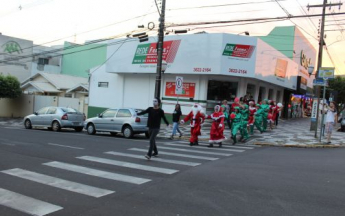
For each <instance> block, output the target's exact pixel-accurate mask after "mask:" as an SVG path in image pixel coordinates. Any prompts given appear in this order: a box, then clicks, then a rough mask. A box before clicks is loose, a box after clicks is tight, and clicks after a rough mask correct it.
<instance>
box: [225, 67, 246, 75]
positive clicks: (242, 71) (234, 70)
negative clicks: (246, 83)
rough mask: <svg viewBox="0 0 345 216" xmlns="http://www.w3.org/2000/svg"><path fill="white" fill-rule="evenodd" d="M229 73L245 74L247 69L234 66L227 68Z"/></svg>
mask: <svg viewBox="0 0 345 216" xmlns="http://www.w3.org/2000/svg"><path fill="white" fill-rule="evenodd" d="M229 73H236V74H247V73H248V72H247V70H243V69H235V68H229Z"/></svg>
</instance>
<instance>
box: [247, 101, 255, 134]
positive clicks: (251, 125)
mask: <svg viewBox="0 0 345 216" xmlns="http://www.w3.org/2000/svg"><path fill="white" fill-rule="evenodd" d="M255 112H256V107H255V104H254V101H249V118H248V124H247V129H248V132H249V134H250V135H253V134H254V114H255Z"/></svg>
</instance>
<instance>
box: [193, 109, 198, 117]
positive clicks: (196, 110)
mask: <svg viewBox="0 0 345 216" xmlns="http://www.w3.org/2000/svg"><path fill="white" fill-rule="evenodd" d="M192 112H193V116H196V114H198V112H199V109H198V108H197V107H196V108H195V107H193V108H192Z"/></svg>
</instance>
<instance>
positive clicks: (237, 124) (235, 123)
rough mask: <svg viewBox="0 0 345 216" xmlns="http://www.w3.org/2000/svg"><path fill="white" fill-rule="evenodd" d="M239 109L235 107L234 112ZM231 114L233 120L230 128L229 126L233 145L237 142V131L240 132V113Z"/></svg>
mask: <svg viewBox="0 0 345 216" xmlns="http://www.w3.org/2000/svg"><path fill="white" fill-rule="evenodd" d="M239 109H240V108H239V107H235V110H239ZM232 114H235V118H233V119H232V126H231V138H232V140H233V141H234V143H233V144H235V143H236V142H237V139H236V135H237V132H238V131H239V130H241V126H242V114H241V113H240V112H238V113H236V112H233V113H232Z"/></svg>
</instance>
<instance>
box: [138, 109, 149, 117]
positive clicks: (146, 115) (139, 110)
mask: <svg viewBox="0 0 345 216" xmlns="http://www.w3.org/2000/svg"><path fill="white" fill-rule="evenodd" d="M142 111H144V110H142V109H136V110H135V112H136V113H139V112H142ZM142 116H144V117H148V116H149V114H147V113H146V114H145V115H142Z"/></svg>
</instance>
